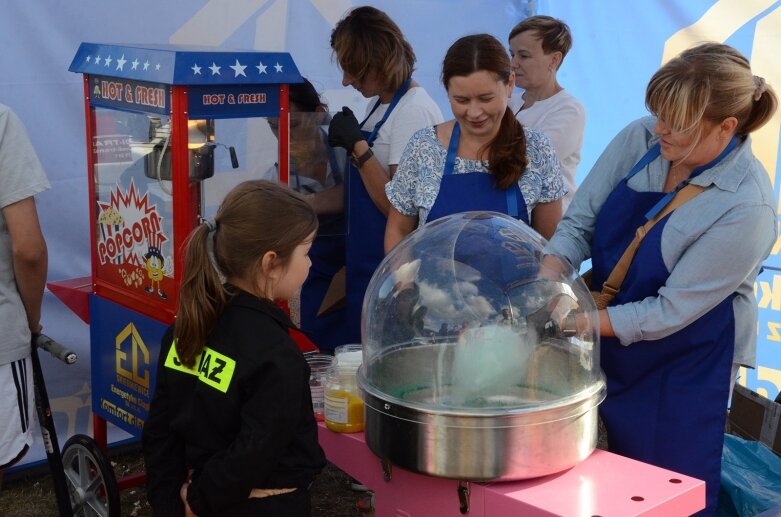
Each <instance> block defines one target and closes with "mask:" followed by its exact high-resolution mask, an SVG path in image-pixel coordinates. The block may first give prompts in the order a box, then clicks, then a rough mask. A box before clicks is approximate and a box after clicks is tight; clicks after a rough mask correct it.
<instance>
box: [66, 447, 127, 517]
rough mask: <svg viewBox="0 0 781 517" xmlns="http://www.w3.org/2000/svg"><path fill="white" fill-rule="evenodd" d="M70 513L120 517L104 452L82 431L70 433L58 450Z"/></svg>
mask: <svg viewBox="0 0 781 517" xmlns="http://www.w3.org/2000/svg"><path fill="white" fill-rule="evenodd" d="M62 464H63V468H64V470H65V477H66V479H67V481H68V490H69V492H70V496H71V504H72V506H73V515H74V516H78V517H82V516H83V517H120V510H121V508H120V503H119V487H118V486H117V479H116V477H115V476H114V469H113V468H112V467H111V461H109V459H108V456H106V453H105V452H103V449H101V448H100V446H99V445H98V444H97V443H96V442H95V440H93V439H92V438H90V437H89V436H86V435H83V434H77V435H75V436H72V437H71V438H70V439H69V440H68V441H67V442H65V447H63V449H62Z"/></svg>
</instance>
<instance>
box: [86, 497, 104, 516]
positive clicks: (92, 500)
mask: <svg viewBox="0 0 781 517" xmlns="http://www.w3.org/2000/svg"><path fill="white" fill-rule="evenodd" d="M85 502H86V503H87V506H85V508H89V510H90V511H91V512H94V514H95V515H97V516H99V517H107V516H108V507H107V506H106V505H105V504H104V503H103V501H100V500H98V499H97V498H96V497H95V496H94V495H93V496H92V497H88V498H87V500H86V501H85Z"/></svg>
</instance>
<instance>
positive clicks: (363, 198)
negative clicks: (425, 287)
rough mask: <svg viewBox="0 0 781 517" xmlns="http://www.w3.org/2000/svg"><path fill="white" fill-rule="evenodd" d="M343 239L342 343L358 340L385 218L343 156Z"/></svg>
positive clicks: (371, 134)
mask: <svg viewBox="0 0 781 517" xmlns="http://www.w3.org/2000/svg"><path fill="white" fill-rule="evenodd" d="M411 82H412V79H408V80H407V81H406V82H405V83H404V84H402V85H401V86H400V87H399V89H398V90H397V91H396V93H395V94H394V96H393V99H392V100H391V102H390V104H389V105H388V109H387V110H386V111H385V114H384V115H383V117H382V119H381V120H380V121H379V122H377V124H376V125H375V126H374V129H373V130H372V131H363V130H361V133H362V134H363V137H364V139H365V140H366V142H367V143H368V144H369V145H372V144H373V143H374V140H375V139H376V138H377V133H378V132H379V131H380V128H381V127H382V125H383V124H384V123H385V121H386V120H387V119H388V116H390V114H391V112H392V111H393V109H394V108H395V107H396V105H397V104H398V103H399V100H401V98H402V97H403V96H404V94H405V93H406V92H407V90H409V86H410V84H411ZM380 104H381V101H380V99H377V103H376V104H375V105H374V107H373V108H372V110H371V111H370V112H369V114H368V115H367V116H366V118H365V119H364V120H363V122H361V126H360V127H361V128H363V125H364V124H365V123H366V121H367V120H368V119H369V117H371V116H372V114H373V113H374V112H375V111H376V110H377V108H379V107H380ZM346 190H347V202H346V206H347V207H348V208H347V225H348V227H347V239H346V256H345V265H346V283H345V298H346V300H345V301H346V304H347V321H346V327H345V333H344V337H345V339H346V341H345V343H360V342H361V308H362V307H363V297H364V295H365V294H366V288H367V287H368V286H369V281H370V280H371V277H372V275H373V274H374V271H375V270H376V269H377V266H379V265H380V262H382V259H383V258H384V257H385V249H384V242H385V223H386V218H385V216H384V215H382V212H380V210H379V209H378V208H377V206H376V205H375V204H374V201H372V199H371V197H370V196H369V193H368V192H367V191H366V187H365V186H364V185H363V180H362V179H361V173H360V171H359V170H358V169H357V168H356V167H355V166H354V165H353V164H352V161H351V160H347V189H346Z"/></svg>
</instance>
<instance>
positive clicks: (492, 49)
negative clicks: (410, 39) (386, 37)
mask: <svg viewBox="0 0 781 517" xmlns="http://www.w3.org/2000/svg"><path fill="white" fill-rule="evenodd" d="M480 71H485V72H490V73H491V74H493V75H494V76H495V77H496V80H497V81H502V82H503V83H505V84H506V83H507V82H508V81H509V80H510V75H511V72H512V68H511V65H510V58H509V57H508V56H507V52H506V51H505V49H504V47H503V46H502V44H501V43H500V42H499V40H497V39H496V38H494V37H493V36H491V35H490V34H473V35H471V36H464V37H463V38H460V39H458V40H456V42H455V43H453V44H452V45H451V46H450V48H449V49H448V50H447V53H446V54H445V59H444V60H443V62H442V84H444V85H445V89H446V90H447V89H448V85H449V84H450V79H452V78H453V77H456V76H457V77H466V76H468V75H471V74H473V73H475V72H480ZM486 148H490V152H489V155H488V164H489V165H488V169H489V170H490V171H491V173H492V174H493V176H494V181H495V182H496V185H497V186H498V187H499V188H501V189H503V190H505V189H507V188H509V187H510V186H511V185H513V184H514V183H517V182H518V180H519V179H520V178H521V176H522V175H523V173H524V171H525V170H526V137H525V135H524V133H523V126H521V123H520V122H518V121H517V120H516V118H515V116H514V115H513V112H512V110H510V108H509V107H508V108H507V109H506V110H505V112H504V115H503V116H502V121H501V123H500V126H499V132H498V133H497V134H496V136H495V137H494V139H493V140H491V141H490V142H489V143H488V144H486V146H485V147H484V148H483V149H481V152H482V151H483V150H485V149H486Z"/></svg>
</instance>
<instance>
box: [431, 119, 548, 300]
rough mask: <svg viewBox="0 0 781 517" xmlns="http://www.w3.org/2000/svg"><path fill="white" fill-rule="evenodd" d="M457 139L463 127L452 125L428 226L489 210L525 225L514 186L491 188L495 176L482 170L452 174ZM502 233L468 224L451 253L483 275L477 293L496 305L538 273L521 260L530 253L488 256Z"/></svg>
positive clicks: (505, 252)
mask: <svg viewBox="0 0 781 517" xmlns="http://www.w3.org/2000/svg"><path fill="white" fill-rule="evenodd" d="M460 135H461V127H460V126H459V125H458V122H456V123H455V124H454V125H453V132H452V134H451V135H450V143H449V144H448V149H447V156H446V157H445V165H444V170H443V173H442V181H441V182H440V185H439V192H438V193H437V198H436V200H434V205H433V206H432V207H431V211H430V212H429V215H428V218H427V219H426V222H431V221H434V220H436V219H439V218H440V217H445V216H447V215H451V214H455V213H459V212H468V211H492V212H500V213H503V214H507V215H509V216H511V217H514V218H516V219H520V220H522V221H523V222H524V223H526V224H527V225H528V224H529V215H528V210H527V208H526V202H525V201H524V199H523V194H521V189H520V188H519V187H518V183H517V182H516V183H515V184H513V185H512V186H511V187H510V188H508V189H507V190H501V189H499V188H497V187H496V185H494V176H493V174H489V173H486V172H485V171H472V172H463V173H459V174H455V165H456V155H457V152H458V140H459V137H460ZM500 228H501V223H499V225H498V226H494V227H489V226H485V225H483V224H472V225H468V226H466V227H465V228H464V229H463V230H462V232H461V234H460V235H459V236H458V238H457V239H456V242H455V244H454V248H453V260H455V261H456V262H459V263H463V264H470V265H471V266H473V267H474V268H476V269H477V270H478V271H481V272H482V273H484V274H483V275H481V278H480V280H479V281H476V282H477V283H478V284H479V289H480V293H482V294H484V295H485V296H486V297H487V298H489V299H497V300H503V299H505V298H506V296H507V294H506V292H507V289H508V286H509V285H511V284H512V283H514V282H517V281H519V279H521V278H527V277H529V276H534V275H535V274H536V264H534V266H533V267H532V268H530V267H529V264H524V263H523V262H524V261H523V257H524V256H528V254H529V251H530V250H528V249H511V248H501V249H494V250H493V252H492V253H486V248H487V247H490V246H492V245H493V244H494V243H496V242H497V240H498V239H499V237H498V236H497V234H498V233H499V232H500ZM521 247H524V246H523V243H520V244H516V248H521ZM497 310H500V308H497Z"/></svg>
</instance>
